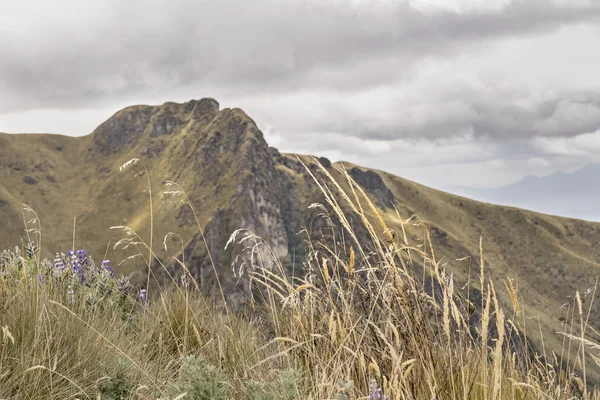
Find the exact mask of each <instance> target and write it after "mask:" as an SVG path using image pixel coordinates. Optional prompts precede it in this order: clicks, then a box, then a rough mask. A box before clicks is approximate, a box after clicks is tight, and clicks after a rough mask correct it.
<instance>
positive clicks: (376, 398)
mask: <svg viewBox="0 0 600 400" xmlns="http://www.w3.org/2000/svg"><path fill="white" fill-rule="evenodd" d="M382 399H383V391H382V390H381V388H379V389H377V390H374V391H372V392H371V393H370V394H369V400H382Z"/></svg>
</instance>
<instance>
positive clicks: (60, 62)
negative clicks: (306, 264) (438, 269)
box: [0, 0, 600, 188]
mask: <svg viewBox="0 0 600 400" xmlns="http://www.w3.org/2000/svg"><path fill="white" fill-rule="evenodd" d="M0 37H1V38H2V40H0V54H1V55H2V56H1V57H0V92H1V93H2V94H3V95H2V96H0V131H2V132H11V133H27V132H51V133H61V134H66V135H75V136H77V135H85V134H88V133H90V132H91V131H92V130H93V129H94V128H95V127H96V126H98V125H99V124H100V123H102V122H103V121H104V120H106V119H107V118H108V117H110V116H111V115H112V114H113V113H114V112H116V111H117V110H118V109H120V108H123V107H125V106H128V105H132V104H161V103H164V102H166V101H178V102H184V101H187V100H189V99H192V98H201V97H214V98H215V99H217V100H218V101H219V102H220V103H221V106H222V107H240V108H242V109H244V110H245V111H246V112H247V113H248V114H249V115H250V116H251V117H252V118H253V119H254V120H255V121H256V122H257V124H258V125H259V127H260V128H261V129H262V130H263V132H264V134H265V137H266V139H267V141H268V142H269V144H270V145H272V146H275V147H277V148H279V149H280V150H282V151H291V152H300V153H309V154H315V155H319V156H326V157H329V158H330V159H331V160H332V161H337V160H339V159H344V160H348V161H352V162H356V163H359V164H362V165H365V166H369V167H373V168H379V169H383V170H386V171H389V172H392V173H394V174H397V175H399V176H403V177H406V178H410V179H413V180H416V181H419V182H422V183H425V184H428V185H431V186H434V187H439V188H449V187H453V186H458V185H461V186H474V187H494V186H502V185H505V184H509V183H511V182H515V181H517V180H519V179H521V178H523V177H524V176H526V175H530V174H534V175H542V176H543V175H549V174H551V173H553V172H555V171H565V172H572V171H574V170H576V169H578V168H580V167H582V166H585V165H587V164H590V163H594V162H599V161H600V151H599V150H600V74H598V70H599V69H600V52H598V51H595V50H594V49H598V48H600V3H599V2H597V1H593V0H512V1H511V0H485V1H484V0H453V1H441V0H440V1H433V0H396V1H391V0H388V1H385V0H379V1H377V0H360V1H350V0H326V1H321V0H320V1H316V0H290V1H286V2H283V1H275V0H256V1H252V2H246V1H239V0H237V1H236V0H221V1H192V0H183V1H179V2H176V3H173V2H170V1H167V0H144V1H142V0H132V1H128V2H122V1H118V0H104V1H93V2H92V1H90V2H81V1H76V0H56V1H53V2H45V1H41V0H23V1H20V2H7V3H6V4H3V12H2V13H1V14H0Z"/></svg>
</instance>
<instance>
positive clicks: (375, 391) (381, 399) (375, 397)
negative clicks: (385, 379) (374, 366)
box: [369, 379, 388, 400]
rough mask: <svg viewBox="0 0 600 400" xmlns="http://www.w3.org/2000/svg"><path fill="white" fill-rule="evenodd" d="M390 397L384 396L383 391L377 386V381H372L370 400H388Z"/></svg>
mask: <svg viewBox="0 0 600 400" xmlns="http://www.w3.org/2000/svg"><path fill="white" fill-rule="evenodd" d="M387 399H388V396H384V394H383V389H381V388H380V387H379V385H378V384H377V380H375V379H371V382H369V400H387Z"/></svg>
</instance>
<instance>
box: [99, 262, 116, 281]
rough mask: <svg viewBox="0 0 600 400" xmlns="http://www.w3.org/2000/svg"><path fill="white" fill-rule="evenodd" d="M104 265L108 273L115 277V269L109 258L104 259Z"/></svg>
mask: <svg viewBox="0 0 600 400" xmlns="http://www.w3.org/2000/svg"><path fill="white" fill-rule="evenodd" d="M102 267H103V268H104V269H105V270H106V271H108V273H109V274H110V277H111V278H114V277H115V270H113V269H112V267H111V266H110V261H109V260H104V261H102Z"/></svg>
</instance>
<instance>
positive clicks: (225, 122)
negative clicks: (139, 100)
mask: <svg viewBox="0 0 600 400" xmlns="http://www.w3.org/2000/svg"><path fill="white" fill-rule="evenodd" d="M132 159H138V160H139V162H136V163H131V164H129V165H128V166H127V167H126V168H124V169H123V170H122V171H120V167H121V166H122V165H123V164H124V163H125V162H127V161H129V160H132ZM320 162H321V163H322V164H323V165H324V166H325V170H321V169H320V168H319V167H318V164H317V160H314V159H312V158H311V157H308V156H296V155H292V154H281V153H279V152H278V151H277V150H276V149H273V148H271V147H269V146H268V145H267V143H266V142H265V141H264V139H263V136H262V133H261V132H260V130H259V129H258V128H257V127H256V124H255V123H254V121H253V120H252V119H251V118H250V117H248V116H247V115H246V114H245V113H244V112H243V111H242V110H239V109H223V110H220V109H219V107H218V104H217V103H216V102H215V101H214V100H212V99H202V100H198V101H190V102H188V103H184V104H175V103H166V104H163V105H162V106H134V107H129V108H126V109H124V110H121V111H119V112H117V113H116V114H115V115H114V116H113V117H112V118H110V119H109V120H108V121H106V122H105V123H103V124H102V125H100V126H99V127H98V128H97V129H96V130H95V131H94V132H93V133H92V134H90V135H89V136H85V137H79V138H72V137H65V136H59V135H7V134H0V167H1V170H2V179H1V180H0V218H2V220H3V221H4V222H5V224H4V227H3V229H1V230H0V245H2V246H1V247H3V248H9V247H12V246H15V245H20V244H21V243H25V242H27V240H28V239H27V235H26V232H25V231H24V221H25V222H27V223H28V224H27V226H28V228H30V229H38V230H41V243H40V246H41V248H42V252H43V255H45V256H48V257H50V258H51V259H52V258H53V257H54V254H55V253H56V252H61V251H62V252H65V251H66V250H68V249H69V248H85V249H87V251H88V254H90V255H91V256H93V257H95V258H96V259H107V258H109V259H111V260H113V263H114V266H115V269H116V270H117V272H118V273H124V274H127V275H129V276H130V277H131V279H132V281H133V282H134V283H136V284H141V285H144V286H145V285H146V284H147V281H148V277H149V272H150V275H151V276H156V278H157V280H158V282H160V283H161V284H164V283H165V282H168V273H173V274H181V271H182V268H181V265H180V264H179V263H178V262H177V261H174V259H173V257H177V258H178V259H180V260H184V261H185V265H186V266H187V267H188V268H189V270H190V272H191V276H192V277H193V278H194V279H195V280H196V281H197V282H198V284H199V287H200V288H201V290H202V291H203V292H204V293H207V292H208V291H209V290H211V289H215V288H218V286H219V284H221V286H223V287H224V288H225V289H224V290H225V292H226V293H225V294H226V297H227V298H228V301H229V302H234V301H235V302H238V303H239V304H241V303H242V302H243V300H242V299H243V297H242V296H240V295H239V294H240V293H241V292H243V291H244V290H245V289H244V287H243V286H242V284H236V282H237V281H238V280H237V278H235V277H233V273H232V266H231V264H232V262H235V266H236V267H235V269H239V268H241V266H242V263H241V261H245V262H246V264H249V263H251V261H252V260H251V259H250V258H249V257H248V256H245V255H244V254H242V253H243V252H242V250H243V248H244V246H243V244H242V245H236V246H229V247H228V249H227V250H224V248H225V244H226V243H227V240H228V239H229V237H230V235H231V233H232V232H234V231H235V230H236V229H239V228H246V229H249V230H251V231H253V232H255V233H256V234H257V235H258V236H260V237H262V238H264V239H265V241H266V243H267V244H268V245H269V247H270V248H271V249H272V250H273V252H274V254H275V255H276V256H277V258H279V259H280V260H281V261H282V264H283V265H284V267H285V269H286V272H287V273H289V272H291V271H294V272H296V271H299V270H301V269H302V267H303V263H304V264H305V262H306V256H307V254H309V250H310V247H309V246H307V244H306V243H305V239H307V238H310V239H311V240H313V241H314V242H319V240H325V241H326V242H327V243H329V244H332V243H333V244H336V243H335V240H332V239H331V238H330V237H329V233H328V232H329V231H328V228H327V223H325V222H323V218H322V217H320V216H319V214H321V213H322V210H321V209H319V208H314V207H313V208H309V206H310V205H311V204H313V203H315V202H322V203H325V202H326V195H325V194H324V192H323V190H325V193H326V192H327V188H329V189H330V190H331V192H332V196H333V198H336V199H343V196H342V194H341V192H340V190H339V189H342V190H344V191H345V192H347V193H349V196H350V197H351V198H353V196H354V195H353V194H352V193H353V190H352V186H351V185H350V184H349V183H348V179H347V177H346V175H345V172H344V171H346V172H347V173H348V175H349V176H350V177H351V178H352V179H354V180H355V181H356V182H357V183H358V186H359V187H360V188H363V189H364V190H365V192H366V195H367V197H368V198H369V199H370V200H371V201H372V202H373V205H374V209H371V208H370V207H369V206H368V204H367V203H366V202H365V200H364V199H362V200H360V201H358V203H360V204H362V205H363V207H364V208H363V210H362V211H361V212H363V213H364V214H365V215H366V216H367V217H368V218H370V219H371V220H372V221H375V220H376V219H377V215H376V214H377V213H378V214H380V215H381V217H382V218H383V220H384V221H385V223H386V224H387V226H388V227H389V229H390V232H394V233H393V236H392V237H391V238H390V239H389V240H388V241H389V242H390V244H394V245H397V246H401V245H405V244H406V243H404V233H403V232H406V238H407V242H410V243H413V244H414V246H415V247H416V248H419V249H420V250H421V251H424V252H425V253H426V254H428V255H430V256H431V259H427V258H424V257H418V256H416V257H415V260H414V268H415V270H416V271H419V273H418V274H419V276H420V277H421V278H422V277H423V276H425V281H426V282H428V281H430V280H431V270H432V269H431V266H432V265H438V266H440V267H441V266H444V268H445V270H446V271H447V272H448V273H452V274H453V277H454V281H455V282H456V284H457V286H460V287H462V286H463V285H465V284H467V288H468V289H470V290H467V289H465V291H463V295H464V297H469V298H471V297H473V298H475V299H476V298H478V296H479V297H480V296H481V284H480V279H479V270H480V261H479V254H480V238H481V240H482V248H483V254H484V258H483V259H484V264H485V266H486V270H487V273H488V274H489V276H490V277H491V278H492V279H493V280H494V282H496V283H497V285H498V286H499V287H502V286H504V285H503V283H502V282H503V281H507V280H508V279H509V278H510V279H512V280H513V282H514V283H513V284H514V285H516V286H517V287H518V290H519V293H520V296H521V300H522V306H521V307H522V308H521V310H520V311H521V314H520V315H519V318H520V320H522V324H523V327H524V329H525V330H526V333H527V337H528V339H529V340H531V343H532V345H533V346H534V349H535V351H537V352H538V353H539V354H540V355H543V354H544V353H545V354H546V358H547V359H550V358H551V355H550V354H551V351H554V352H555V353H557V354H560V352H561V349H562V348H563V336H561V335H559V334H557V332H560V331H562V330H564V327H563V326H561V319H563V318H566V319H567V320H573V318H572V316H570V317H568V316H567V313H568V312H570V313H573V311H574V308H573V298H572V297H569V296H573V294H574V293H575V292H576V291H579V292H580V293H582V294H583V293H586V292H587V290H588V288H590V287H593V286H594V283H595V281H596V277H597V276H598V270H599V269H598V260H600V248H599V247H598V243H600V225H598V224H595V223H589V222H585V221H579V220H570V219H565V218H556V217H551V216H546V215H541V214H536V213H533V212H528V211H524V210H519V209H514V208H508V207H500V206H493V205H489V204H484V203H479V202H475V201H471V200H468V199H465V198H461V197H458V196H453V195H449V194H446V193H443V192H439V191H436V190H433V189H430V188H427V187H424V186H421V185H418V184H416V183H413V182H411V181H408V180H405V179H402V178H399V177H396V176H393V175H390V174H386V173H383V172H381V171H374V170H369V169H365V168H362V167H358V166H355V165H352V164H350V163H337V164H334V165H330V164H329V163H328V161H327V160H324V159H323V160H320ZM303 163H304V164H305V165H306V167H305V166H304V165H303ZM142 172H143V174H142V175H140V173H142ZM311 174H313V175H314V179H313V177H312V176H311ZM327 174H330V175H331V178H332V179H330V178H329V177H327V176H326V175H327ZM168 181H173V182H176V183H177V185H178V186H173V185H170V186H169V185H167V184H168ZM319 182H326V183H323V185H325V186H323V188H319V184H318V183H319ZM333 182H339V185H340V188H339V189H338V188H336V186H335V184H333ZM148 186H149V187H150V193H148ZM322 189H323V190H322ZM181 190H183V191H185V194H183V193H182V192H181ZM356 190H357V189H355V191H356ZM150 200H151V202H150ZM22 204H27V205H28V206H30V207H31V208H32V209H33V210H34V211H35V212H36V214H37V219H34V220H32V218H35V216H34V214H33V213H32V212H30V211H25V212H23V207H22ZM190 205H191V206H193V209H192V208H191V207H190ZM340 207H341V208H342V209H343V211H344V212H346V213H347V214H348V216H349V217H348V218H349V223H350V224H352V228H353V229H356V231H357V235H358V238H359V239H360V241H361V245H363V244H364V248H365V249H367V253H368V251H377V245H376V243H375V242H373V240H372V239H369V237H370V236H369V235H370V232H368V230H365V228H364V227H360V226H355V225H354V222H355V221H360V218H359V217H358V216H357V215H358V214H357V213H356V211H355V210H352V207H351V206H350V205H348V204H347V202H342V204H341V205H340ZM151 208H152V212H150V210H151ZM375 211H376V212H375ZM332 222H333V224H334V225H335V226H337V227H339V226H340V224H341V221H340V218H339V217H336V218H333V219H332ZM359 225H360V224H359ZM114 226H127V227H129V228H130V229H132V230H133V231H135V232H136V233H137V235H139V236H128V235H127V231H126V230H123V229H110V228H111V227H114ZM305 227H306V231H307V233H308V235H307V234H304V233H302V234H298V232H300V231H302V229H303V228H305ZM169 232H174V233H176V234H177V236H176V235H170V236H169V237H168V239H166V240H165V236H166V235H168V234H169ZM29 233H30V234H34V232H29ZM375 234H376V235H377V236H379V238H380V239H382V240H386V235H387V233H386V232H384V231H383V230H382V229H381V228H377V231H376V232H375ZM348 235H349V234H348V232H343V231H342V233H341V236H340V238H342V239H343V240H344V241H345V240H348ZM124 237H125V238H127V239H128V240H129V242H121V245H119V246H117V247H116V248H115V244H117V243H118V242H119V240H121V239H123V238H124ZM328 238H329V239H328ZM163 241H164V242H165V243H166V245H167V246H166V247H167V250H165V246H164V245H163ZM363 242H365V243H363ZM127 244H129V246H128V247H127V248H126V249H124V247H126V245H127ZM146 246H147V247H150V248H151V249H152V252H151V251H149V250H148V248H147V247H146ZM419 246H420V247H419ZM432 248H433V250H434V252H433V253H431V249H432ZM367 253H365V257H367V256H368V254H367ZM209 255H210V256H209ZM237 255H241V258H236V256H237ZM263 255H264V254H263ZM149 260H150V263H151V264H152V268H151V270H150V271H148V269H147V265H148V263H149ZM159 260H160V262H162V263H163V264H165V266H166V270H165V269H163V268H162V267H161V266H160V263H159ZM122 261H123V263H121V262H122ZM167 271H168V273H167ZM215 272H216V273H217V274H215ZM216 276H219V278H220V279H219V281H217V279H216ZM151 280H152V281H154V279H152V278H151ZM507 282H508V281H507ZM430 286H431V285H430ZM433 286H436V284H433ZM429 290H430V292H431V288H430V289H429ZM504 292H505V291H498V297H499V300H500V302H501V304H503V305H504V306H506V307H510V308H512V302H511V301H510V298H509V296H507V295H503V294H502V293H504ZM583 301H584V304H586V305H589V304H590V303H591V302H590V301H589V297H584V298H583ZM474 303H477V302H476V301H474ZM565 303H568V304H570V305H569V306H568V307H565V308H561V306H562V305H564V304H565ZM590 310H591V311H590V317H589V325H590V326H591V328H594V329H598V328H599V327H598V326H597V322H596V321H598V320H599V319H598V317H600V315H599V314H598V310H597V307H595V306H593V307H591V309H590ZM576 354H577V352H574V353H573V354H571V358H572V359H573V360H574V358H573V357H574V355H576ZM590 361H591V359H589V358H588V363H589V370H588V371H587V373H588V376H589V378H590V380H597V379H598V378H599V376H600V375H598V370H597V369H595V367H594V366H593V363H590Z"/></svg>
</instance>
